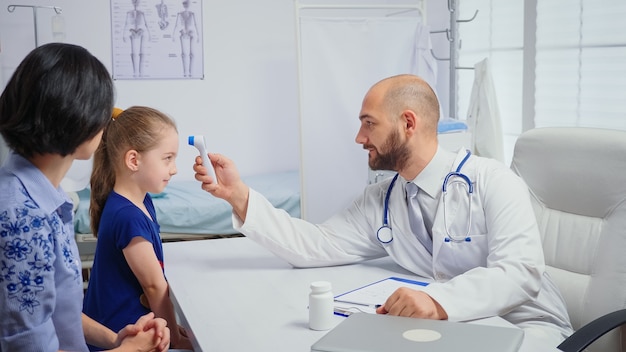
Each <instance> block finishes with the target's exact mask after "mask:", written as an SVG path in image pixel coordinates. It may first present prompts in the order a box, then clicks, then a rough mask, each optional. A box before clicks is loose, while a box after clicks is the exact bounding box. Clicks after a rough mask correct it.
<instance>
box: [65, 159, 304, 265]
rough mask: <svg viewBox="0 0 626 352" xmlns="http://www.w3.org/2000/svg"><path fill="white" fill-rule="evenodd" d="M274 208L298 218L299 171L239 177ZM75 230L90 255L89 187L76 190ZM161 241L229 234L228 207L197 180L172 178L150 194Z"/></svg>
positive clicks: (84, 252) (81, 246)
mask: <svg viewBox="0 0 626 352" xmlns="http://www.w3.org/2000/svg"><path fill="white" fill-rule="evenodd" d="M242 179H243V181H244V182H246V184H247V185H248V186H250V187H251V188H253V189H254V190H256V191H257V192H259V193H261V194H263V195H264V196H265V197H266V198H267V199H268V200H269V201H270V203H272V205H274V206H275V207H276V208H280V209H283V210H285V211H286V212H287V213H289V214H290V215H291V216H294V217H300V179H299V173H298V171H284V172H276V173H267V174H259V175H253V176H249V177H243V178H242ZM77 194H78V204H77V207H76V212H75V216H74V230H75V232H76V234H77V243H78V247H79V251H80V252H81V256H83V255H87V256H88V255H90V254H93V251H95V238H94V237H93V235H92V231H91V228H90V225H89V224H90V220H89V197H90V190H89V188H87V189H84V190H81V191H78V192H77ZM152 201H153V203H154V207H155V210H156V214H157V220H158V222H159V225H160V228H161V238H162V239H163V241H172V240H188V239H205V238H220V237H232V236H237V235H239V234H238V232H237V231H236V230H235V229H234V228H233V227H232V221H231V213H232V208H231V206H230V205H229V204H228V203H227V202H226V201H224V200H222V199H219V198H216V197H213V196H212V195H211V194H209V193H207V192H205V191H203V190H202V189H201V188H200V183H199V182H198V181H196V180H190V181H176V180H174V181H171V182H170V183H169V184H168V185H167V187H166V188H165V190H164V191H163V192H162V193H159V194H152Z"/></svg>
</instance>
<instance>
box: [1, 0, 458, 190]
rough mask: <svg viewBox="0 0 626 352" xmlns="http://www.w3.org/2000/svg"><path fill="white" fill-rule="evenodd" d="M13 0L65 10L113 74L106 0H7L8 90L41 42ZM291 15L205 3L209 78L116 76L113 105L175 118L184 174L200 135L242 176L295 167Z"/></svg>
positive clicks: (438, 9)
mask: <svg viewBox="0 0 626 352" xmlns="http://www.w3.org/2000/svg"><path fill="white" fill-rule="evenodd" d="M142 1H147V0H142ZM129 2H130V0H129ZM9 4H27V5H42V6H52V5H55V6H59V7H61V8H62V9H63V16H64V18H65V23H66V33H67V36H66V39H65V42H68V43H74V44H78V45H82V46H84V47H85V48H87V49H88V50H89V51H91V52H92V53H93V54H94V55H96V56H97V57H98V58H99V59H100V60H101V61H102V62H103V63H104V64H105V65H106V66H107V68H108V69H109V70H110V71H111V66H112V63H111V56H112V53H111V32H110V24H111V15H110V13H111V10H110V3H109V1H105V0H88V1H78V0H52V1H43V0H30V1H25V0H0V49H1V51H0V83H1V84H2V87H4V84H5V83H6V81H7V80H8V79H9V76H10V74H11V73H12V72H13V70H14V69H15V67H16V66H17V65H18V64H19V62H20V61H21V60H22V59H23V57H24V56H25V55H26V54H27V53H28V52H29V51H30V50H32V49H33V48H34V47H35V41H34V35H33V14H32V11H31V10H30V9H29V8H18V9H16V10H15V11H14V12H13V13H9V12H8V11H7V6H8V5H9ZM445 6H446V5H445V2H444V1H436V0H429V1H428V20H429V23H430V24H431V26H432V27H433V28H432V29H443V28H446V27H447V26H448V12H447V9H446V7H445ZM37 14H38V18H39V20H38V29H39V30H38V33H39V44H40V45H41V44H43V43H46V42H50V41H52V35H51V22H50V19H51V17H52V16H53V15H54V11H52V10H49V9H39V10H38V12H37ZM294 21H295V20H294V3H293V1H292V0H264V1H260V0H240V1H229V0H211V1H207V0H204V1H203V45H204V72H205V76H204V79H203V80H145V81H140V80H138V81H127V80H118V81H116V82H115V85H116V88H117V104H116V105H117V106H119V107H122V108H126V107H128V106H130V105H148V106H152V107H154V108H157V109H160V110H162V111H163V112H165V113H167V114H169V115H171V116H172V117H173V118H174V119H175V120H176V121H177V124H178V129H179V133H180V137H181V138H180V140H181V144H180V150H179V152H180V153H179V157H178V168H179V174H178V176H176V178H177V179H192V178H193V172H192V170H191V165H192V163H193V158H194V157H195V155H197V152H196V150H195V149H194V148H192V147H189V146H187V144H186V140H187V136H188V135H189V134H203V135H204V136H205V138H206V140H207V144H208V147H209V149H210V150H211V151H215V152H219V153H222V154H225V155H227V156H229V157H230V158H232V159H233V160H235V162H236V163H237V165H238V167H239V170H240V172H241V174H242V175H244V176H245V175H251V174H258V173H265V172H274V171H284V170H293V169H298V167H299V160H298V155H299V138H298V106H297V104H298V98H297V97H298V94H297V64H296V35H295V22H294ZM432 38H433V41H436V42H435V43H434V46H435V50H436V52H437V53H438V55H441V56H445V55H446V54H447V48H448V43H447V41H446V40H445V35H443V36H442V35H433V37H432ZM439 72H440V78H439V82H440V84H439V85H438V87H437V89H438V91H439V95H440V98H441V99H442V105H443V106H444V111H445V107H446V106H447V93H446V90H447V63H446V62H441V65H440V68H439ZM346 118H357V117H356V116H346ZM355 133H356V131H355Z"/></svg>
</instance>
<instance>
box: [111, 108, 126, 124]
mask: <svg viewBox="0 0 626 352" xmlns="http://www.w3.org/2000/svg"><path fill="white" fill-rule="evenodd" d="M123 112H124V110H122V109H120V108H115V107H114V108H113V113H112V114H111V120H113V121H115V120H116V119H117V117H118V116H120V114H121V113H123Z"/></svg>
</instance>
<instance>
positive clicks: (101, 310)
mask: <svg viewBox="0 0 626 352" xmlns="http://www.w3.org/2000/svg"><path fill="white" fill-rule="evenodd" d="M177 154H178V132H177V130H176V126H175V124H174V122H173V121H172V120H171V119H170V118H169V117H168V116H166V115H165V114H163V113H161V112H159V111H157V110H155V109H151V108H148V107H141V106H134V107H131V108H129V109H127V110H124V111H123V112H119V114H117V116H115V114H114V118H113V120H112V121H111V122H110V123H109V125H108V126H107V127H106V128H105V130H104V134H103V136H102V142H101V143H100V146H99V147H98V149H97V150H96V152H95V155H94V165H93V172H92V175H91V204H90V210H89V211H90V216H91V229H92V231H93V233H94V235H96V236H97V237H98V242H97V246H96V253H95V256H94V263H93V267H92V271H91V276H90V279H89V286H88V288H87V293H86V295H85V300H84V305H83V311H84V313H85V314H87V315H89V316H91V317H93V318H94V319H95V320H97V321H99V322H100V323H102V324H103V325H105V326H107V327H109V328H111V329H113V330H115V329H119V328H121V327H123V326H125V325H126V324H128V323H129V322H132V321H135V320H136V319H137V317H139V316H141V315H144V314H146V313H148V312H150V311H153V312H154V313H155V315H156V316H157V317H161V318H163V319H165V320H166V321H167V324H168V326H170V327H171V329H170V331H171V346H172V348H177V349H192V347H191V343H190V341H189V339H188V338H187V336H186V334H185V332H184V330H183V329H182V328H180V327H179V326H178V325H177V323H176V316H175V313H174V308H173V305H172V302H171V300H170V298H169V287H168V283H167V280H166V279H165V275H164V266H163V247H162V244H161V237H160V235H159V224H158V222H157V218H156V213H155V209H154V205H153V204H152V198H151V197H150V195H149V193H148V192H151V193H161V192H162V191H163V190H164V188H165V186H167V183H168V182H169V180H170V178H171V177H172V176H173V175H175V174H176V162H175V159H176V155H177Z"/></svg>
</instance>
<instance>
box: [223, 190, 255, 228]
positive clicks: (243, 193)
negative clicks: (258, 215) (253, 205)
mask: <svg viewBox="0 0 626 352" xmlns="http://www.w3.org/2000/svg"><path fill="white" fill-rule="evenodd" d="M249 198H250V189H249V188H248V186H246V185H245V184H243V183H241V185H240V186H238V187H236V188H235V190H234V191H233V192H232V194H231V197H229V198H228V199H227V201H228V203H230V205H231V206H232V207H233V212H235V214H236V215H237V216H238V217H239V219H241V221H242V222H245V221H246V216H247V214H248V200H249Z"/></svg>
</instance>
